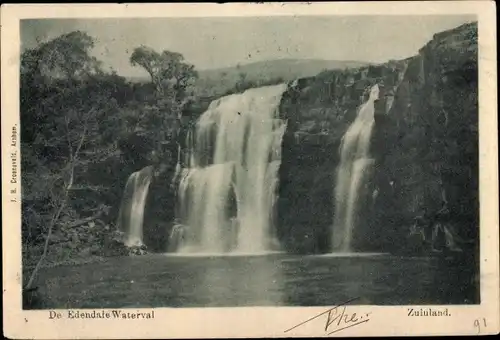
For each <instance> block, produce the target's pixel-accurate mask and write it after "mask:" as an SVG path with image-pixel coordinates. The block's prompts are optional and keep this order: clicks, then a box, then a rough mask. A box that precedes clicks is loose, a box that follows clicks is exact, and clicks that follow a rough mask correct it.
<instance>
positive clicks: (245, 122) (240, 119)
mask: <svg viewBox="0 0 500 340" xmlns="http://www.w3.org/2000/svg"><path fill="white" fill-rule="evenodd" d="M285 90H286V85H285V84H282V85H275V86H266V87H261V88H254V89H249V90H247V91H245V92H244V93H240V94H233V95H229V96H225V97H222V98H220V99H218V100H215V101H213V102H212V103H211V104H210V106H209V107H208V109H207V111H206V112H204V113H203V114H202V115H201V117H200V118H199V120H198V122H197V124H196V126H195V128H194V131H192V132H190V133H188V134H187V138H186V139H187V140H186V144H187V147H186V149H185V150H184V151H185V157H184V162H185V163H186V165H187V167H186V168H185V169H184V170H183V171H182V173H181V175H180V177H181V178H180V183H179V190H178V197H179V205H178V211H177V215H178V216H177V217H178V222H179V223H180V224H181V225H182V226H184V229H185V230H184V231H183V232H182V233H179V230H178V229H179V228H178V227H177V228H176V230H175V233H173V234H172V235H171V241H174V240H175V242H176V243H179V246H178V247H177V251H178V252H194V253H200V252H201V253H204V252H215V253H221V252H249V253H255V252H262V251H268V250H273V249H272V248H273V245H274V246H276V243H277V242H276V239H275V237H274V235H275V232H274V230H273V223H272V220H273V217H274V212H273V210H274V202H275V200H276V194H275V191H276V185H277V178H278V169H279V165H280V162H281V140H282V137H283V134H284V132H285V128H286V123H285V122H284V121H283V120H281V119H279V110H278V109H279V104H280V102H281V97H282V95H283V92H284V91H285ZM179 234H182V235H183V237H182V239H181V240H179V236H178V235H179Z"/></svg>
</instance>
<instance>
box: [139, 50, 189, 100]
mask: <svg viewBox="0 0 500 340" xmlns="http://www.w3.org/2000/svg"><path fill="white" fill-rule="evenodd" d="M130 63H131V64H132V65H133V66H136V65H137V66H141V67H142V68H144V70H146V72H147V73H148V74H149V76H150V77H151V82H152V83H153V84H154V85H155V87H156V91H157V93H158V94H159V95H160V96H164V95H165V94H167V93H169V94H170V95H172V96H173V99H174V101H177V100H183V99H184V97H185V95H186V93H187V91H186V90H187V88H188V87H189V86H190V85H192V82H193V81H194V80H195V79H196V78H197V77H198V73H197V72H196V71H195V69H194V65H191V64H188V63H185V62H184V57H183V56H182V54H180V53H177V52H171V51H166V50H165V51H163V52H161V53H158V52H156V51H155V50H153V49H152V48H150V47H146V46H140V47H137V48H135V49H134V51H133V53H132V55H131V56H130Z"/></svg>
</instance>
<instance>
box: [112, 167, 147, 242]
mask: <svg viewBox="0 0 500 340" xmlns="http://www.w3.org/2000/svg"><path fill="white" fill-rule="evenodd" d="M152 176H153V167H152V166H147V167H145V168H144V169H142V170H140V171H137V172H134V173H133V174H132V175H130V177H129V178H128V180H127V184H126V185H125V190H124V192H123V197H122V201H121V205H120V211H119V213H118V220H117V222H116V226H117V228H118V230H119V231H121V232H122V233H124V240H123V242H124V243H125V245H126V246H127V247H136V246H137V247H138V246H142V245H143V242H142V236H143V234H142V224H143V220H144V206H145V204H146V198H147V195H148V190H149V184H150V183H151V178H152Z"/></svg>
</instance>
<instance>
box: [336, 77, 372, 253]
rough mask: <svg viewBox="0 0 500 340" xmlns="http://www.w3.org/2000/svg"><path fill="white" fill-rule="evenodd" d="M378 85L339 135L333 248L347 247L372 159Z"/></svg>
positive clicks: (348, 247) (341, 248)
mask: <svg viewBox="0 0 500 340" xmlns="http://www.w3.org/2000/svg"><path fill="white" fill-rule="evenodd" d="M378 96H379V88H378V85H374V86H373V87H372V88H371V90H370V96H369V98H368V100H367V101H366V102H365V103H364V104H363V105H361V107H360V108H359V111H358V115H357V117H356V119H355V120H354V122H353V123H352V124H351V126H349V128H348V129H347V132H346V133H345V135H344V137H343V138H342V144H341V155H340V164H339V166H338V169H337V179H336V180H337V182H336V186H335V216H334V223H333V233H332V234H333V235H332V238H333V243H332V244H333V251H340V252H349V251H351V250H352V249H351V241H352V234H353V231H354V228H355V226H356V216H357V214H358V211H357V209H358V201H359V198H360V197H359V196H360V191H361V190H362V187H363V184H365V183H366V180H367V177H368V173H369V170H370V167H371V165H372V164H373V159H371V158H370V155H369V152H370V138H371V134H372V129H373V124H374V122H375V121H374V114H375V107H374V104H375V101H376V100H377V99H378Z"/></svg>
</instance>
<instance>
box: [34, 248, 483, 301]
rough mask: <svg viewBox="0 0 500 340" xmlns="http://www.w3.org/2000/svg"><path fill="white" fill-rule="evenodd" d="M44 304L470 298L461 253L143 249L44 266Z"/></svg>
mask: <svg viewBox="0 0 500 340" xmlns="http://www.w3.org/2000/svg"><path fill="white" fill-rule="evenodd" d="M40 275H41V277H40V281H39V284H40V293H41V295H42V296H43V299H44V308H119V307H120V308H123V307H134V308H136V307H200V306H214V307H215V306H220V307H224V306H321V305H335V304H337V303H340V302H344V301H347V300H349V299H351V298H358V297H359V299H358V300H356V301H355V302H353V303H351V304H377V305H399V304H422V305H425V304H474V303H479V293H478V291H479V283H478V280H477V278H476V275H475V270H474V265H473V263H471V262H470V261H469V260H466V259H464V257H461V258H456V257H448V258H438V257H435V258H432V257H427V258H411V257H395V256H389V255H369V256H343V257H339V256H296V255H287V254H274V255H265V256H228V257H209V256H205V257H177V256H166V255H159V254H156V255H146V256H140V257H122V258H112V259H109V260H108V261H106V262H104V263H97V264H87V265H80V266H61V267H56V268H50V269H45V270H43V273H41V274H40Z"/></svg>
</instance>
